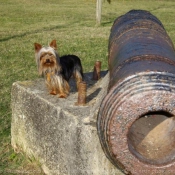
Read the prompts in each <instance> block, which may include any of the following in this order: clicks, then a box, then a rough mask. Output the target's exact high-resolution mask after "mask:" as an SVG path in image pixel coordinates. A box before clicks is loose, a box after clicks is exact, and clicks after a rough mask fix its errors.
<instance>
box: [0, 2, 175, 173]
mask: <svg viewBox="0 0 175 175" xmlns="http://www.w3.org/2000/svg"><path fill="white" fill-rule="evenodd" d="M95 6H96V2H95V0H82V1H78V0H30V1H29V0H0V50H1V55H0V66H1V68H0V143H1V144H0V174H5V175H8V174H22V173H21V172H28V173H29V172H30V170H31V169H32V170H33V169H37V170H38V174H42V172H40V169H39V168H38V167H39V165H38V163H37V162H35V160H31V159H27V158H26V157H25V155H23V154H21V153H19V154H16V153H14V152H13V150H12V148H11V144H10V124H11V108H10V98H11V97H10V92H11V86H12V83H13V82H15V81H25V80H34V79H36V78H38V74H37V69H36V64H35V60H34V46H33V43H34V42H38V43H41V44H42V45H47V44H48V43H49V42H50V41H51V40H53V39H56V40H57V45H58V51H59V53H60V55H63V54H76V55H77V56H79V57H80V58H81V60H82V64H83V67H84V71H85V72H87V71H92V69H93V64H94V61H95V60H101V61H102V65H103V66H102V68H103V69H106V68H107V54H108V52H107V47H108V37H109V33H110V28H111V26H112V24H113V21H114V20H115V18H116V17H118V16H120V15H122V14H124V13H126V12H128V11H129V10H131V9H145V10H149V11H150V12H151V13H152V14H154V15H156V16H157V17H158V18H159V19H160V20H161V21H162V23H163V24H164V26H165V28H166V30H167V32H168V34H169V35H170V37H171V39H172V41H173V42H174V43H175V1H174V0H172V1H170V0H154V1H153V0H112V3H111V4H108V3H107V1H105V0H104V2H103V8H102V24H101V26H98V27H97V26H96V20H95V13H96V12H95V11H96V8H95ZM29 174H30V173H29ZM31 174H33V173H31Z"/></svg>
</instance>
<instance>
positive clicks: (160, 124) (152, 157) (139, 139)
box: [128, 111, 175, 165]
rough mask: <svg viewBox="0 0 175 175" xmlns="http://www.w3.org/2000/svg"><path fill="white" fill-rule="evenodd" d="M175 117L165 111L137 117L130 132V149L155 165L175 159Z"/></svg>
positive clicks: (138, 156) (140, 157)
mask: <svg viewBox="0 0 175 175" xmlns="http://www.w3.org/2000/svg"><path fill="white" fill-rule="evenodd" d="M174 135H175V117H174V116H172V114H170V113H168V112H164V111H157V112H150V113H147V114H145V115H143V116H141V117H140V118H139V119H137V120H136V121H135V122H134V123H133V124H132V126H131V127H130V129H129V132H128V146H129V150H130V151H131V152H132V154H133V155H135V156H136V157H137V158H138V159H140V160H142V161H143V162H145V163H148V164H153V165H162V164H168V163H171V162H172V161H174V160H175V137H174Z"/></svg>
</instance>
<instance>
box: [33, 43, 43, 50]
mask: <svg viewBox="0 0 175 175" xmlns="http://www.w3.org/2000/svg"><path fill="white" fill-rule="evenodd" d="M34 46H35V52H39V51H40V49H41V48H42V45H41V44H38V43H34Z"/></svg>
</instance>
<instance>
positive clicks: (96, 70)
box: [92, 61, 101, 80]
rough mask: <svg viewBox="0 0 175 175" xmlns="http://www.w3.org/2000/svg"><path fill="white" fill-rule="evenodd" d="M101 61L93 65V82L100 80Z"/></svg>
mask: <svg viewBox="0 0 175 175" xmlns="http://www.w3.org/2000/svg"><path fill="white" fill-rule="evenodd" d="M100 73H101V61H96V62H95V65H94V71H93V78H92V79H93V80H99V79H100V78H101V75H100Z"/></svg>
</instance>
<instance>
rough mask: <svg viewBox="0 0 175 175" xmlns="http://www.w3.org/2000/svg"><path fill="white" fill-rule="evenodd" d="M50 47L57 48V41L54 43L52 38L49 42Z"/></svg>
mask: <svg viewBox="0 0 175 175" xmlns="http://www.w3.org/2000/svg"><path fill="white" fill-rule="evenodd" d="M50 47H52V48H53V49H54V50H56V49H57V43H56V40H53V41H52V42H51V43H50Z"/></svg>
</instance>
